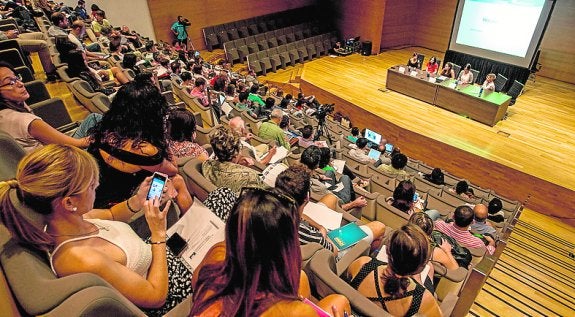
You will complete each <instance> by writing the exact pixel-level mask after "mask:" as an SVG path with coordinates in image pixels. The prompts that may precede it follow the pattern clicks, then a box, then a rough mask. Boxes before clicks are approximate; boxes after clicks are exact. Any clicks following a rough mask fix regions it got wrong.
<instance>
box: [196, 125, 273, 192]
mask: <svg viewBox="0 0 575 317" xmlns="http://www.w3.org/2000/svg"><path fill="white" fill-rule="evenodd" d="M210 145H211V146H212V149H213V150H214V154H215V156H216V158H217V159H215V160H214V159H210V160H207V161H205V162H203V163H202V174H203V175H204V176H205V177H206V178H207V179H209V180H210V181H211V182H212V183H213V184H214V185H216V186H217V187H228V188H229V189H231V190H233V191H234V192H235V193H236V194H239V193H240V191H241V189H242V187H245V186H263V182H262V179H261V177H260V173H258V172H257V171H256V170H254V169H251V168H249V167H246V166H243V165H240V164H238V161H239V159H240V158H241V156H240V155H239V153H240V147H241V143H240V138H239V137H238V136H236V135H234V134H233V133H232V132H231V131H229V130H227V129H225V128H223V127H220V128H219V129H217V130H215V131H214V132H212V133H211V135H210Z"/></svg>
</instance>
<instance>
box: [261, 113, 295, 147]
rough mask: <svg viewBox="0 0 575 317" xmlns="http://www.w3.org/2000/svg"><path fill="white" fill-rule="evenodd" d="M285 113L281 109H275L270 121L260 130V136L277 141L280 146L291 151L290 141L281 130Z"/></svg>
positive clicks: (263, 124)
mask: <svg viewBox="0 0 575 317" xmlns="http://www.w3.org/2000/svg"><path fill="white" fill-rule="evenodd" d="M282 117H283V111H282V110H281V109H277V108H276V109H274V110H272V113H271V115H270V120H269V121H266V122H264V123H262V125H261V126H260V129H259V133H258V136H259V137H260V138H262V139H265V140H272V141H276V144H277V145H279V146H283V147H285V148H286V149H287V150H288V151H289V150H290V149H291V146H290V144H289V141H288V139H287V137H286V135H285V133H284V131H283V130H282V128H280V126H279V125H280V122H281V121H282Z"/></svg>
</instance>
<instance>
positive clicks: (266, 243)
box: [190, 188, 350, 316]
mask: <svg viewBox="0 0 575 317" xmlns="http://www.w3.org/2000/svg"><path fill="white" fill-rule="evenodd" d="M298 223H299V214H298V209H297V206H296V204H295V202H294V201H293V199H291V198H290V197H288V196H284V195H282V194H279V193H278V192H277V191H275V190H273V191H269V190H263V189H260V188H244V189H242V191H241V193H240V197H239V198H238V201H237V203H236V204H235V206H234V208H233V209H232V212H231V214H230V217H229V219H228V221H227V225H226V241H225V242H221V243H218V244H216V245H215V246H213V247H212V248H211V249H210V251H209V252H208V254H207V255H206V257H205V258H204V260H203V261H202V263H201V264H200V265H199V266H198V267H197V268H196V270H195V272H194V274H193V278H192V287H193V289H194V297H193V306H192V310H191V312H190V315H191V316H317V313H316V312H315V310H314V309H313V308H312V307H311V306H310V305H308V304H306V303H305V302H303V301H302V300H301V299H299V298H300V296H301V297H309V295H310V291H309V284H308V281H307V277H306V276H305V273H302V271H301V250H300V247H299V243H298V239H297V228H298ZM270 237H276V238H273V239H270ZM238 281H243V283H242V282H238ZM318 305H319V306H320V307H322V308H324V309H326V310H328V311H331V312H332V313H334V314H336V315H337V314H340V313H341V312H342V311H346V312H349V310H350V308H349V303H348V302H347V300H346V299H345V297H342V296H339V295H332V296H328V297H326V298H325V299H323V300H321V301H320V302H319V303H318ZM332 307H333V308H332Z"/></svg>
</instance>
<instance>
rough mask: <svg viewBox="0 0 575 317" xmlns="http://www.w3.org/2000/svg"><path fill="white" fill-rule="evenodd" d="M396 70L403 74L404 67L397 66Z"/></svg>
mask: <svg viewBox="0 0 575 317" xmlns="http://www.w3.org/2000/svg"><path fill="white" fill-rule="evenodd" d="M397 71H398V72H400V73H402V74H405V67H399V69H398V70H397Z"/></svg>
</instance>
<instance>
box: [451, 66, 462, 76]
mask: <svg viewBox="0 0 575 317" xmlns="http://www.w3.org/2000/svg"><path fill="white" fill-rule="evenodd" d="M452 65H453V72H454V73H455V78H457V76H459V72H461V66H459V65H457V64H453V63H452Z"/></svg>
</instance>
